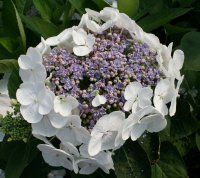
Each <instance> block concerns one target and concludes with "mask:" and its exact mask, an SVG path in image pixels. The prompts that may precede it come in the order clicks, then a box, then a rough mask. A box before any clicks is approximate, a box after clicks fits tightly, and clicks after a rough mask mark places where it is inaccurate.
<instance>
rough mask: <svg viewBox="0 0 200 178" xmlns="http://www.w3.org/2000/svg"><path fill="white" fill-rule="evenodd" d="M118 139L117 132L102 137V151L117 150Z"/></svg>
mask: <svg viewBox="0 0 200 178" xmlns="http://www.w3.org/2000/svg"><path fill="white" fill-rule="evenodd" d="M116 137H117V131H112V132H107V133H106V134H104V135H103V137H102V141H101V142H102V143H101V151H102V150H109V149H114V148H115V138H116Z"/></svg>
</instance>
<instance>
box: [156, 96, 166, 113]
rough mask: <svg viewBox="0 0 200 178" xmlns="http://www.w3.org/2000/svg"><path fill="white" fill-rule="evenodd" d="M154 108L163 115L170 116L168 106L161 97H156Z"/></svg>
mask: <svg viewBox="0 0 200 178" xmlns="http://www.w3.org/2000/svg"><path fill="white" fill-rule="evenodd" d="M153 102H154V106H155V108H156V109H157V110H158V111H159V112H161V113H162V114H163V115H167V114H168V108H167V105H166V104H165V102H164V100H163V99H162V98H161V97H160V96H157V95H155V96H154V98H153Z"/></svg>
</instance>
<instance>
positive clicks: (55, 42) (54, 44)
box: [46, 36, 60, 46]
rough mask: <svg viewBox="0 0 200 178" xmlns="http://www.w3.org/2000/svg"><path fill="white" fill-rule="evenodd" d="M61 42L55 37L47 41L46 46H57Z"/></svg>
mask: <svg viewBox="0 0 200 178" xmlns="http://www.w3.org/2000/svg"><path fill="white" fill-rule="evenodd" d="M59 42H60V41H59V40H58V37H57V36H53V37H50V38H47V39H46V44H47V45H49V46H56V45H58V44H59Z"/></svg>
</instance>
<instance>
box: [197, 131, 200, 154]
mask: <svg viewBox="0 0 200 178" xmlns="http://www.w3.org/2000/svg"><path fill="white" fill-rule="evenodd" d="M196 145H197V148H198V149H199V151H200V131H198V132H197V133H196Z"/></svg>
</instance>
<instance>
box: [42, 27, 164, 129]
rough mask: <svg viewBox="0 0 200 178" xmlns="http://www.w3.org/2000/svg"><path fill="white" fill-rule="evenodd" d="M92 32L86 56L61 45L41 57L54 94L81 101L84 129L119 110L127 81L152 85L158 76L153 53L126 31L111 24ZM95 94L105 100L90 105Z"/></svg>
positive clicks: (159, 74) (158, 71) (158, 78)
mask: <svg viewBox="0 0 200 178" xmlns="http://www.w3.org/2000/svg"><path fill="white" fill-rule="evenodd" d="M92 34H93V35H94V36H95V44H94V46H93V51H92V52H90V54H89V55H88V56H84V57H80V56H76V55H74V54H73V53H70V52H68V51H67V49H65V48H53V49H52V50H51V52H50V53H49V54H47V55H44V56H43V64H44V66H45V68H46V70H47V72H48V74H49V78H50V85H49V86H50V89H51V90H52V91H53V92H54V93H55V94H56V95H67V94H70V95H71V96H73V97H75V98H76V99H77V100H78V101H79V103H81V104H80V105H79V110H80V114H81V118H82V122H83V125H84V126H85V127H87V128H88V129H92V128H93V127H94V125H95V124H96V122H97V120H98V119H99V118H100V117H102V116H103V115H105V114H108V113H110V112H112V111H115V110H123V106H124V103H125V99H124V90H125V88H126V86H127V85H128V84H129V83H130V82H133V81H138V82H139V83H141V84H142V85H143V86H156V84H157V83H158V81H159V80H160V78H161V77H162V72H161V71H160V70H159V67H158V64H157V61H156V55H157V54H156V52H155V51H152V50H151V49H150V47H149V46H148V45H147V44H146V43H139V42H136V41H134V40H133V39H132V38H131V36H130V34H129V32H128V31H127V30H125V29H124V30H122V29H119V28H116V27H113V28H112V29H109V30H106V31H104V32H103V33H102V34H95V33H92ZM97 93H99V94H101V95H103V96H104V97H105V98H106V99H107V102H106V103H105V104H103V105H101V106H98V107H94V106H92V104H91V103H92V100H93V99H94V97H95V95H96V94H97Z"/></svg>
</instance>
